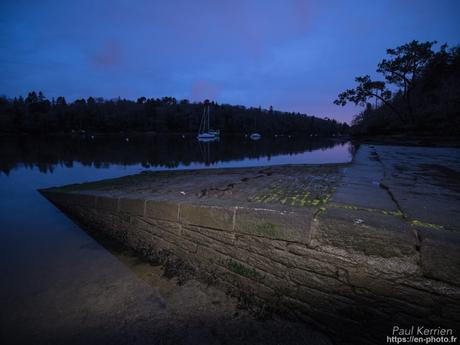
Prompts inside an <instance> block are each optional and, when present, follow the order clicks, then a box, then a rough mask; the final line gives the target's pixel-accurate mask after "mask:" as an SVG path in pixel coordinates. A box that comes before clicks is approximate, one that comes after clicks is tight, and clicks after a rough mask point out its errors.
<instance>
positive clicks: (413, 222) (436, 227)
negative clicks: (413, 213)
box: [410, 219, 444, 230]
mask: <svg viewBox="0 0 460 345" xmlns="http://www.w3.org/2000/svg"><path fill="white" fill-rule="evenodd" d="M410 224H411V225H413V226H421V227H424V228H429V229H433V230H444V227H443V226H442V225H438V224H432V223H425V222H422V221H420V220H417V219H413V220H411V221H410Z"/></svg>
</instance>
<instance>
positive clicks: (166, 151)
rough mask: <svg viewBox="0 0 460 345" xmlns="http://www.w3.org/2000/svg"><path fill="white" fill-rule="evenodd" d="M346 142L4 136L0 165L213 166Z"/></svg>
mask: <svg viewBox="0 0 460 345" xmlns="http://www.w3.org/2000/svg"><path fill="white" fill-rule="evenodd" d="M344 143H345V141H337V140H331V139H315V140H309V139H303V138H288V137H278V138H263V139H262V140H259V141H252V140H250V139H248V138H243V137H224V138H222V139H221V140H220V141H215V142H209V143H201V144H200V143H198V141H197V140H196V139H195V137H186V138H182V137H181V136H154V135H139V136H133V137H130V140H129V142H127V141H126V140H125V138H124V137H119V136H99V137H95V138H94V139H91V138H89V137H58V136H54V137H28V136H18V137H4V138H2V139H1V140H0V156H1V157H2V158H1V160H0V170H1V171H2V172H3V173H5V174H8V173H9V172H10V171H11V170H12V169H14V168H16V167H18V166H20V165H22V166H25V167H28V168H33V167H37V168H38V169H39V170H40V171H41V172H53V169H54V168H55V166H56V165H61V166H66V167H72V166H73V163H74V162H79V163H81V164H83V165H87V166H91V165H92V166H95V167H96V168H104V167H108V166H109V165H110V164H121V165H133V164H141V165H142V166H144V167H146V168H149V167H168V168H175V167H178V166H179V165H184V166H189V165H190V164H192V163H205V164H206V165H211V164H214V163H217V162H219V161H231V160H241V159H244V158H250V159H251V158H252V159H255V158H262V157H268V158H269V159H270V158H271V157H272V156H277V155H285V154H297V153H302V152H305V151H313V150H318V149H328V148H332V147H333V146H335V145H337V144H342V145H343V144H344Z"/></svg>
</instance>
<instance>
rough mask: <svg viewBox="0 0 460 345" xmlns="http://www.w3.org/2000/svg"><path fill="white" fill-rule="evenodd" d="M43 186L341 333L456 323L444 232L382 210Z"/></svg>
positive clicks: (130, 237) (457, 297)
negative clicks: (255, 204) (287, 207)
mask: <svg viewBox="0 0 460 345" xmlns="http://www.w3.org/2000/svg"><path fill="white" fill-rule="evenodd" d="M43 193H44V194H45V196H46V197H47V198H48V199H50V200H51V201H52V202H53V203H55V204H56V205H57V206H58V207H60V208H61V209H62V210H63V211H65V212H66V213H68V214H70V215H71V216H73V217H74V218H76V219H77V220H79V221H81V222H84V223H86V224H88V225H89V226H91V227H92V228H93V229H96V230H97V231H101V232H104V233H105V234H107V235H109V236H111V237H114V238H116V239H117V240H119V241H121V242H123V243H124V244H126V245H127V246H129V247H131V248H133V249H134V250H136V251H139V252H153V253H167V254H168V255H172V256H174V257H176V258H178V259H180V260H182V261H184V262H185V263H187V264H188V265H190V266H191V267H193V268H194V269H195V270H196V272H197V274H198V275H199V276H202V277H205V278H209V279H212V281H213V282H214V283H216V284H218V285H219V286H221V287H222V288H224V289H227V290H229V291H230V292H232V293H235V294H243V295H244V296H246V298H252V299H253V300H254V302H255V303H259V304H265V305H269V306H271V307H273V308H276V309H277V310H279V311H281V312H286V313H289V314H290V315H295V316H296V317H299V318H302V319H304V320H307V321H308V322H311V323H313V324H315V325H317V326H318V327H320V328H322V329H323V330H326V331H328V332H331V333H332V334H336V335H337V336H339V337H341V339H342V341H349V342H352V343H356V342H358V341H362V342H365V343H383V342H384V340H385V339H386V338H385V337H386V335H391V329H392V327H393V326H394V325H399V326H400V327H403V326H412V325H416V326H417V325H427V326H436V327H437V326H442V327H451V328H456V327H458V325H459V324H460V281H459V276H460V272H459V270H460V260H459V253H458V251H457V250H456V248H458V246H455V245H453V244H452V241H454V240H452V239H450V238H448V236H449V235H448V234H447V235H443V234H439V233H437V234H433V232H432V231H431V232H430V231H428V230H426V229H425V230H424V229H417V230H418V231H417V233H418V234H422V235H421V236H416V235H415V232H414V229H413V228H412V227H411V226H410V225H408V224H407V223H406V222H404V221H403V220H401V219H399V218H398V217H394V216H392V215H383V214H379V213H377V212H375V213H372V212H367V213H366V214H363V213H362V212H363V211H359V210H351V209H343V208H340V207H334V206H333V205H331V206H329V207H328V208H327V209H322V210H314V209H302V211H301V212H299V211H295V212H294V211H279V210H272V209H262V208H246V207H237V206H235V207H220V206H210V205H198V204H187V203H174V202H167V201H164V202H163V201H157V200H144V199H135V198H125V197H120V198H115V197H108V196H95V195H90V194H78V193H62V192H58V191H52V190H49V191H43ZM358 219H360V220H363V219H365V222H358V221H357V220H358ZM443 236H447V239H446V238H445V237H443ZM454 242H455V241H454Z"/></svg>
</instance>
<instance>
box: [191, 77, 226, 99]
mask: <svg viewBox="0 0 460 345" xmlns="http://www.w3.org/2000/svg"><path fill="white" fill-rule="evenodd" d="M191 93H192V100H194V101H202V100H204V99H209V100H215V99H216V98H217V97H218V96H219V95H220V87H219V86H218V85H216V84H214V83H213V82H211V81H209V80H203V79H198V80H195V81H194V82H193V84H192V92H191Z"/></svg>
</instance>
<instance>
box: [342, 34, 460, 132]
mask: <svg viewBox="0 0 460 345" xmlns="http://www.w3.org/2000/svg"><path fill="white" fill-rule="evenodd" d="M436 43H437V42H436V41H431V42H418V41H411V42H409V43H407V44H404V45H401V46H399V47H396V48H394V49H387V57H386V58H384V59H383V60H382V61H381V62H380V63H379V64H378V65H377V72H378V73H379V74H381V76H382V78H381V79H380V80H376V79H372V78H371V77H370V76H369V75H364V76H360V77H356V78H355V82H356V83H357V85H356V87H355V88H350V89H347V90H345V91H344V92H342V93H340V94H339V95H338V98H337V99H336V100H335V101H334V103H335V104H337V105H340V106H343V105H345V104H347V103H349V102H351V103H354V104H355V105H361V106H363V107H364V110H363V111H362V112H361V113H360V114H358V115H357V116H356V117H355V118H354V119H353V122H352V127H351V132H352V134H353V135H355V136H366V137H373V136H379V135H405V136H412V135H415V136H426V135H428V136H439V137H444V136H452V137H454V136H460V47H459V46H455V47H452V48H449V47H448V46H447V45H446V44H444V45H441V46H440V48H439V49H438V50H437V51H436V50H435V49H433V46H434V45H435V44H436Z"/></svg>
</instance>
